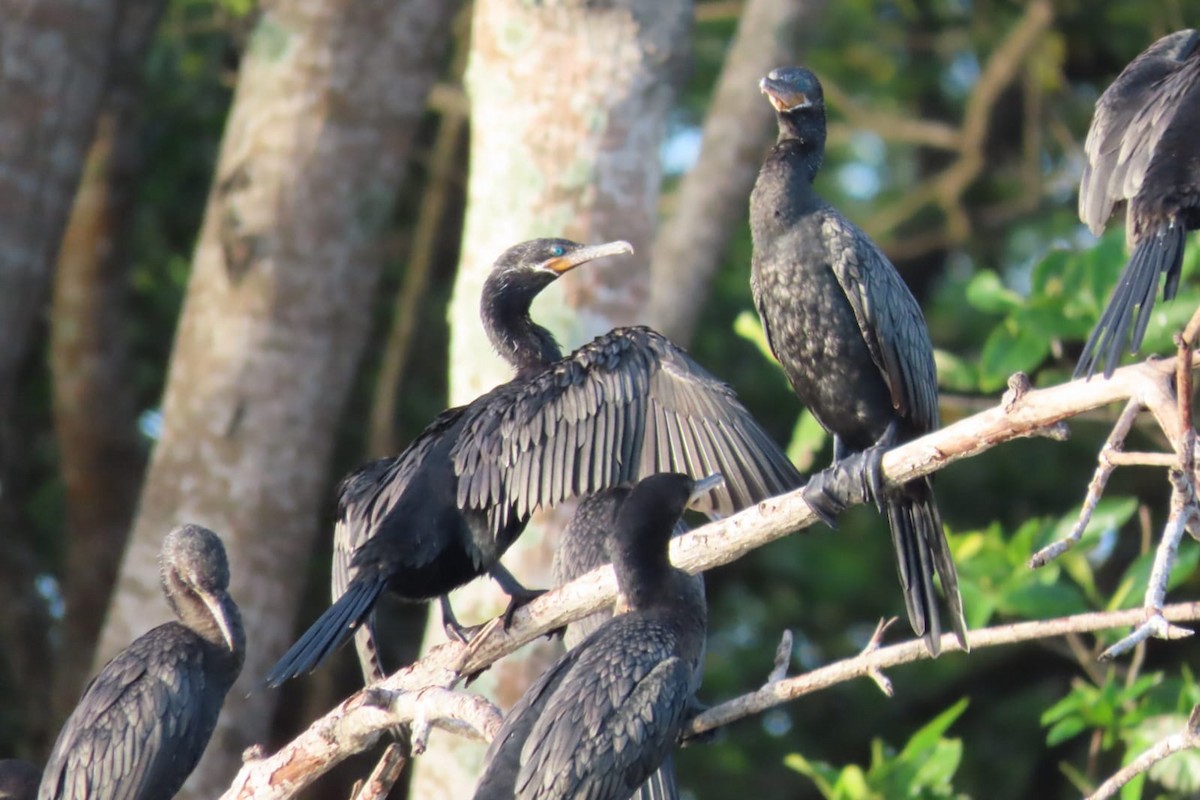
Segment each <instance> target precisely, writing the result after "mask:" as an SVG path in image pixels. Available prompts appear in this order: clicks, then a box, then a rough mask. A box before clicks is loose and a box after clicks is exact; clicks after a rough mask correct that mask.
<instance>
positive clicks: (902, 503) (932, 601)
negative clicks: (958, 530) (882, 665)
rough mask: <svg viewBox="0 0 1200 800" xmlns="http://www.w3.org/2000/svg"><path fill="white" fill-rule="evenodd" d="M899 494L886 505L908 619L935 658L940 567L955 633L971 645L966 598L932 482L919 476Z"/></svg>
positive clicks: (938, 647) (939, 629) (939, 630)
mask: <svg viewBox="0 0 1200 800" xmlns="http://www.w3.org/2000/svg"><path fill="white" fill-rule="evenodd" d="M900 492H902V493H897V494H896V495H893V496H890V497H888V498H887V502H886V506H887V515H888V525H889V526H890V527H891V529H892V545H893V547H895V548H896V563H897V566H898V567H899V571H900V583H901V585H902V586H903V587H904V604H905V605H906V606H907V607H908V621H909V623H910V624H911V625H912V629H913V632H914V633H916V634H917V635H918V636H924V637H925V646H926V647H928V648H929V652H930V653H932V654H933V655H935V656H936V655H937V654H938V653H939V652H941V636H942V625H941V620H940V618H939V617H938V607H937V592H936V590H935V589H934V586H933V574H934V571H935V570H936V571H937V574H938V577H940V578H941V580H942V590H943V591H944V592H945V593H946V603H947V604H948V605H949V606H950V614H951V618H950V623H951V625H952V626H953V627H954V635H955V636H956V637H958V642H959V644H961V645H962V646H963V648H964V649H968V648H969V645H968V644H967V622H966V620H965V619H964V618H963V607H962V596H961V595H960V594H959V592H958V571H957V570H956V569H955V567H954V559H953V558H951V557H950V545H949V544H948V543H947V542H946V534H945V532H944V531H943V530H942V517H941V515H940V514H939V513H938V509H937V502H936V501H935V500H934V497H933V485H932V484H931V483H930V482H929V480H928V479H927V478H920V479H918V480H915V481H910V482H909V483H907V484H905V485H904V487H903V488H902V489H901V490H900Z"/></svg>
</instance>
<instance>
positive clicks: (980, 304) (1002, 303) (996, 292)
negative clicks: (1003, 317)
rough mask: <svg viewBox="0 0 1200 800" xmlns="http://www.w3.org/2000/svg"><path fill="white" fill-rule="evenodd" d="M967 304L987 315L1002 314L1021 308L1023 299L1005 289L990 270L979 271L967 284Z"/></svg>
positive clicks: (997, 276) (998, 278)
mask: <svg viewBox="0 0 1200 800" xmlns="http://www.w3.org/2000/svg"><path fill="white" fill-rule="evenodd" d="M967 302H968V303H970V304H971V305H972V306H974V307H975V308H977V309H978V310H980V311H984V312H986V313H989V314H1003V313H1006V312H1009V311H1013V310H1015V309H1018V308H1020V307H1021V305H1022V304H1023V303H1024V299H1023V298H1022V297H1021V295H1019V294H1017V293H1016V292H1014V291H1013V290H1012V289H1009V288H1007V287H1005V285H1004V284H1003V282H1001V280H1000V276H999V275H997V274H996V273H995V272H993V271H992V270H990V269H985V270H980V271H979V272H977V273H976V274H975V277H973V278H972V279H971V282H970V283H968V284H967Z"/></svg>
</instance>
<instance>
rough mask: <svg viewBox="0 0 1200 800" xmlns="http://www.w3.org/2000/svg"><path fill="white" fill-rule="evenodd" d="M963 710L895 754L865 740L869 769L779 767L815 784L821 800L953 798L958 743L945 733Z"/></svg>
mask: <svg viewBox="0 0 1200 800" xmlns="http://www.w3.org/2000/svg"><path fill="white" fill-rule="evenodd" d="M966 708H967V700H966V698H964V699H962V700H959V701H958V702H957V703H955V704H954V705H953V706H951V707H950V708H948V709H946V710H945V711H943V712H942V713H941V714H939V715H938V716H937V717H935V718H934V719H933V720H932V721H931V722H929V723H927V724H926V725H925V726H924V727H922V728H920V729H918V730H917V732H916V733H914V734H913V735H912V737H911V738H910V739H909V740H908V742H907V744H905V745H904V747H903V748H902V749H901V750H900V751H899V752H897V751H896V750H895V749H894V748H892V747H890V746H888V745H887V744H886V743H884V742H883V741H882V740H881V739H878V738H876V739H872V740H871V764H870V766H869V767H867V769H865V770H864V769H863V768H862V767H860V766H859V765H857V764H848V765H846V766H844V767H840V768H838V767H835V766H832V765H830V764H828V763H825V762H823V761H810V760H808V759H806V758H805V757H804V756H803V755H801V754H800V753H791V754H789V755H788V756H787V757H786V758H785V759H784V763H785V764H787V766H789V767H791V768H792V769H794V770H796V771H797V772H799V773H800V774H802V775H805V776H807V777H808V778H809V779H811V780H812V782H813V783H815V784H816V786H817V789H818V791H820V793H821V796H822V797H825V798H826V800H887V799H888V798H896V797H908V798H945V797H951V798H957V797H965V795H962V794H959V793H956V792H955V791H954V785H953V783H952V779H953V778H954V773H955V772H957V771H958V766H959V764H960V763H961V762H962V753H963V747H962V741H961V740H960V739H949V738H947V737H946V731H947V730H949V728H950V726H951V725H953V724H954V721H955V720H957V719H958V718H959V717H960V716H961V715H962V713H963V712H964V711H965V710H966Z"/></svg>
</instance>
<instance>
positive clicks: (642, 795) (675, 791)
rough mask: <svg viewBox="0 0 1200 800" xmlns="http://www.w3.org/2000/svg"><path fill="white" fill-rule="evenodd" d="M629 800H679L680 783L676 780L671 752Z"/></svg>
mask: <svg viewBox="0 0 1200 800" xmlns="http://www.w3.org/2000/svg"><path fill="white" fill-rule="evenodd" d="M629 800H679V785H678V784H677V783H676V782H675V759H674V758H673V757H672V756H671V754H670V753H668V754H667V757H666V760H664V761H663V762H662V764H660V765H659V766H658V769H657V770H655V771H654V774H653V775H651V776H650V777H649V778H646V782H645V783H643V784H642V785H641V786H639V787H638V790H637V791H636V792H634V793H633V796H632V797H630V798H629Z"/></svg>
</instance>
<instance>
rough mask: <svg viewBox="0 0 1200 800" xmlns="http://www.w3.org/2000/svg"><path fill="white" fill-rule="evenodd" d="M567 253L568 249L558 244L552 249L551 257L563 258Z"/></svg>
mask: <svg viewBox="0 0 1200 800" xmlns="http://www.w3.org/2000/svg"><path fill="white" fill-rule="evenodd" d="M565 252H567V251H566V248H564V247H563V246H562V245H561V244H556V245H554V247H551V248H550V255H552V256H561V255H562V254H563V253H565Z"/></svg>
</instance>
